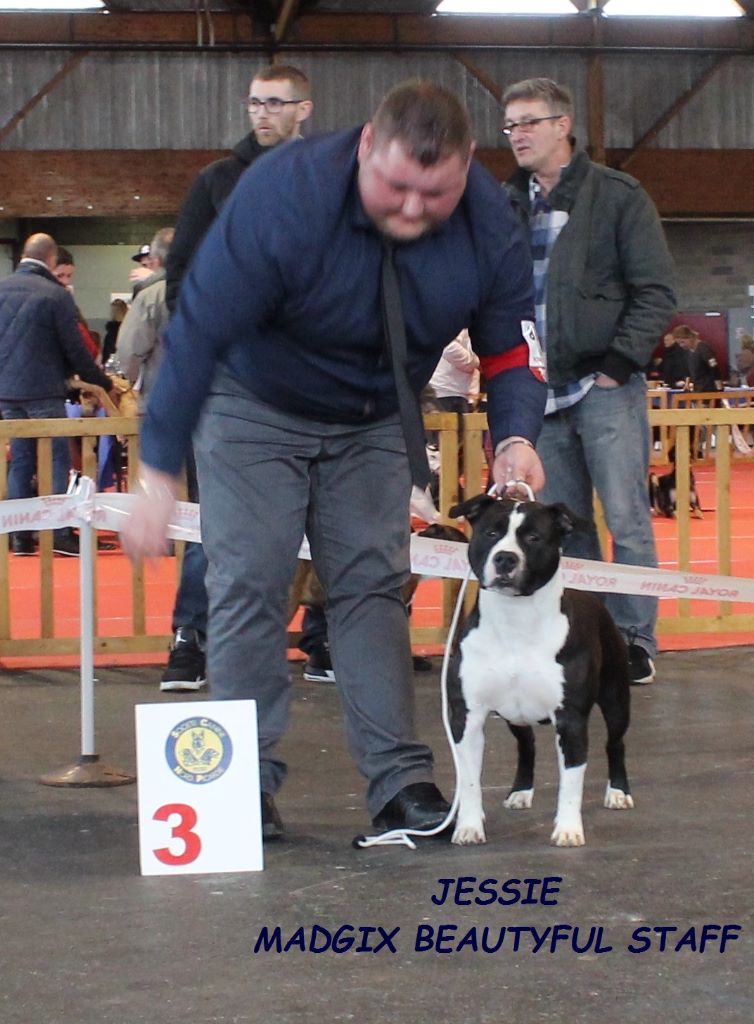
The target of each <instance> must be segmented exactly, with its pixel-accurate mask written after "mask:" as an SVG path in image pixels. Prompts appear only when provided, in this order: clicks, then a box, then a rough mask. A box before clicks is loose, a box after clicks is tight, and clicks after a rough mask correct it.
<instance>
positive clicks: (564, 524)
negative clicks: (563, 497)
mask: <svg viewBox="0 0 754 1024" xmlns="http://www.w3.org/2000/svg"><path fill="white" fill-rule="evenodd" d="M550 511H551V512H552V518H553V522H554V524H555V529H556V530H557V531H558V534H559V536H560V537H561V538H563V537H567V536H568V535H569V534H571V533H573V531H574V530H578V529H579V528H582V529H583V528H584V527H585V526H586V525H587V523H586V520H584V519H579V517H578V516H577V515H576V514H575V513H574V512H571V510H570V508H568V506H567V505H564V504H563V503H562V502H561V501H558V502H556V503H555V504H554V505H550Z"/></svg>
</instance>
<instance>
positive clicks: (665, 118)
mask: <svg viewBox="0 0 754 1024" xmlns="http://www.w3.org/2000/svg"><path fill="white" fill-rule="evenodd" d="M731 59H732V58H731V57H730V56H726V57H719V58H718V59H717V60H716V61H715V62H714V63H713V64H711V65H710V67H708V68H707V70H706V71H704V72H703V73H702V74H701V75H700V76H699V77H698V78H697V80H696V81H695V82H694V83H693V84H692V85H691V86H689V88H688V89H686V91H685V92H683V93H682V94H681V95H680V96H679V97H678V99H676V100H675V102H674V103H671V105H670V106H669V107H668V109H667V110H666V111H665V113H664V114H662V116H661V117H658V118H657V120H656V121H655V122H654V124H653V125H651V126H650V127H649V128H648V129H647V131H645V132H644V134H643V135H642V136H641V138H639V139H637V140H636V142H635V143H634V146H633V149H631V151H630V152H629V153H628V154H627V155H626V156H625V157H624V158H623V160H622V161H621V162H620V164H619V169H620V170H621V171H627V170H628V168H629V167H630V166H631V164H633V163H635V161H636V159H637V157H638V154H639V153H640V152H641V151H642V150H644V149H646V147H647V146H648V144H649V143H650V142H652V141H653V140H654V139H656V138H657V136H658V135H659V134H660V132H661V131H662V130H663V128H666V127H667V126H668V125H669V124H670V122H671V121H672V120H673V119H674V118H675V117H676V116H677V115H678V114H679V113H680V112H681V111H682V110H683V108H684V107H686V106H688V104H689V103H690V102H691V100H692V99H693V98H694V96H696V95H697V94H698V93H700V92H701V91H702V89H703V88H704V87H705V86H706V85H707V83H708V82H709V81H710V80H711V79H713V78H714V77H715V75H716V74H717V73H718V71H719V70H720V69H721V68H722V67H724V66H725V65H726V64H727V63H728V62H729V61H730V60H731Z"/></svg>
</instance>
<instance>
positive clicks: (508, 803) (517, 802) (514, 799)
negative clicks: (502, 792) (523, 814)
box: [503, 789, 534, 811]
mask: <svg viewBox="0 0 754 1024" xmlns="http://www.w3.org/2000/svg"><path fill="white" fill-rule="evenodd" d="M533 800H534V790H533V789H514V790H513V791H512V792H511V793H509V794H508V796H507V797H506V798H505V800H503V807H507V808H508V810H511V811H528V810H529V808H530V807H531V805H532V801H533Z"/></svg>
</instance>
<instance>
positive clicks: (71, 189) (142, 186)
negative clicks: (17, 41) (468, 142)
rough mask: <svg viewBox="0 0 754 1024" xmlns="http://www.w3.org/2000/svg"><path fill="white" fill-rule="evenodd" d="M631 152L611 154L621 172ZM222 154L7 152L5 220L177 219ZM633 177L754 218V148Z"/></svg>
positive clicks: (718, 211)
mask: <svg viewBox="0 0 754 1024" xmlns="http://www.w3.org/2000/svg"><path fill="white" fill-rule="evenodd" d="M626 153H627V151H626V150H607V152H606V154H605V155H606V160H607V163H608V164H609V165H610V166H612V167H616V166H619V165H620V162H621V159H622V158H623V157H625V155H626ZM224 155H225V151H216V150H142V151H140V153H139V159H138V160H134V152H133V150H42V151H40V150H37V151H28V150H3V153H2V160H0V204H1V205H0V219H8V218H29V217H34V218H36V217H153V216H154V217H160V218H163V219H164V220H165V223H166V224H168V223H170V222H171V220H172V218H174V217H175V215H176V211H177V210H178V209H179V207H180V205H181V203H182V202H183V199H184V197H185V195H186V192H187V191H188V188H189V186H190V185H191V183H192V181H193V180H194V178H195V177H196V175H197V174H198V172H199V171H200V169H201V168H202V167H205V166H206V165H207V164H208V163H210V162H211V161H212V160H217V159H218V158H219V157H221V156H224ZM477 156H478V158H479V159H480V161H481V162H482V163H483V164H484V165H485V166H486V167H487V168H488V169H489V170H490V171H491V172H492V173H493V174H494V175H495V177H496V178H498V180H500V181H502V180H504V179H505V178H507V177H508V176H509V175H510V174H511V173H512V172H513V170H514V169H515V162H514V159H513V155H512V153H511V152H510V150H509V149H507V148H505V149H504V148H500V149H482V150H479V151H477ZM631 171H632V173H633V174H634V175H635V176H636V177H637V178H638V179H639V181H641V183H642V185H644V187H645V188H646V189H647V191H648V192H649V194H650V195H651V196H652V198H653V199H654V201H655V203H656V204H657V207H658V209H659V210H660V213H661V214H662V215H663V216H675V217H680V216H693V217H741V218H747V219H754V192H752V190H751V188H750V182H751V181H752V180H754V150H750V149H736V150H725V149H693V150H688V149H679V150H676V149H647V150H642V151H641V152H640V153H638V154H637V155H636V158H635V160H634V163H633V165H632V167H631Z"/></svg>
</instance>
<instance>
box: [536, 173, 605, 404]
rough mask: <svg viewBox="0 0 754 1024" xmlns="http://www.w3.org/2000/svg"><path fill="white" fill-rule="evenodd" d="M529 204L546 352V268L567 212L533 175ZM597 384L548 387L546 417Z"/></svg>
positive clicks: (540, 329)
mask: <svg viewBox="0 0 754 1024" xmlns="http://www.w3.org/2000/svg"><path fill="white" fill-rule="evenodd" d="M529 202H530V208H531V214H530V218H529V226H530V230H531V255H532V262H533V264H534V302H535V314H536V319H537V334H538V335H539V340H540V341H541V343H542V347H543V348H544V350H545V353H546V352H547V268H548V266H549V264H550V254H551V253H552V247H553V246H554V245H555V242H556V240H557V237H558V235H559V234H560V232H561V231H562V230H563V228H564V227H565V226H566V224H567V223H568V212H567V211H566V210H554V209H553V208H552V206H551V205H550V203H549V202H548V200H547V197H546V196H545V195H543V194H542V190H541V188H540V186H539V182H538V181H537V180H536V178H535V177H534V176H533V175H532V177H531V179H530V180H529ZM592 384H594V374H593V373H590V374H589V375H588V376H586V377H582V378H581V380H577V381H570V382H569V383H568V384H562V385H559V386H558V387H556V388H554V387H548V388H547V405H546V406H545V416H550V415H552V413H555V412H560V410H561V409H568V408H570V407H571V406H572V405H576V403H577V402H580V401H581V399H582V398H583V397H584V395H586V393H587V392H588V391H589V389H590V388H591V386H592Z"/></svg>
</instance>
